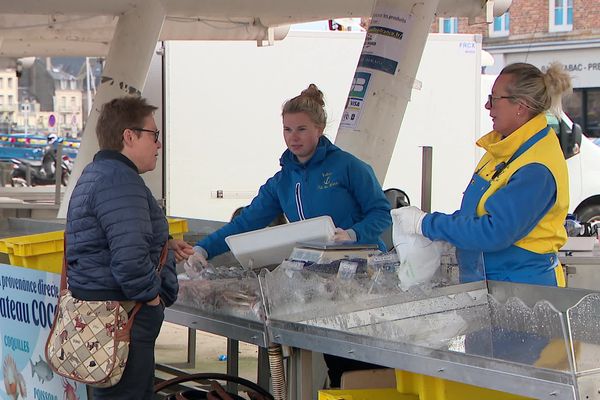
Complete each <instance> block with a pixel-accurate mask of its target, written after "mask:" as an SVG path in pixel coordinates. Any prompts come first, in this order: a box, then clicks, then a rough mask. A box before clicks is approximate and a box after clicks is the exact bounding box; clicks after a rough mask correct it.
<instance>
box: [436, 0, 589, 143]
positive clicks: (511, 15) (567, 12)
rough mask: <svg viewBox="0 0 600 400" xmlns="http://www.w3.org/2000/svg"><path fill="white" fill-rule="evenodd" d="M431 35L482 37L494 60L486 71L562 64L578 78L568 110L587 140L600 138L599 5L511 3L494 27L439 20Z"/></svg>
mask: <svg viewBox="0 0 600 400" xmlns="http://www.w3.org/2000/svg"><path fill="white" fill-rule="evenodd" d="M432 31H435V32H445V33H479V34H481V35H482V36H483V48H484V50H486V51H487V52H488V53H490V54H491V55H492V56H493V58H494V65H493V66H489V67H486V70H485V72H486V73H490V74H497V73H499V72H500V70H501V69H502V68H503V67H504V66H505V65H507V64H511V63H514V62H528V63H531V64H534V65H536V66H537V67H539V68H540V69H542V70H544V69H545V68H547V67H548V65H550V64H551V63H552V62H560V63H561V64H562V65H563V66H564V68H565V69H566V70H567V71H568V72H569V73H570V74H571V76H572V78H573V88H574V90H573V94H572V95H569V96H566V97H565V100H564V102H563V106H564V109H565V111H566V112H567V114H568V115H569V116H570V117H571V119H572V120H573V121H575V122H577V123H578V124H580V125H581V127H582V128H583V131H584V132H585V134H586V135H588V136H590V137H600V1H599V0H512V5H511V7H510V10H509V11H508V12H507V13H506V14H504V15H503V16H501V17H497V18H495V20H494V23H493V24H490V25H488V24H485V23H484V22H483V21H482V20H475V21H474V23H471V24H469V21H468V20H467V19H466V18H458V19H457V18H444V19H440V20H438V21H436V22H435V23H434V25H433V27H432Z"/></svg>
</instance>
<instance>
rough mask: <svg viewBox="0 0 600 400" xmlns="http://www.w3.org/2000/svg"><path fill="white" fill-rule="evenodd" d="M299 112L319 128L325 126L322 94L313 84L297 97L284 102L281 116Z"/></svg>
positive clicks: (325, 118)
mask: <svg viewBox="0 0 600 400" xmlns="http://www.w3.org/2000/svg"><path fill="white" fill-rule="evenodd" d="M301 112H303V113H306V115H308V117H309V118H310V119H311V121H312V122H313V123H314V124H315V125H317V126H318V127H319V128H321V129H325V126H326V125H327V113H326V112H325V100H323V92H321V91H320V90H319V88H318V87H317V85H315V84H314V83H311V84H310V85H308V87H307V88H306V89H304V90H303V91H302V93H300V94H299V95H298V96H296V97H294V98H292V99H289V100H288V101H286V102H285V103H284V104H283V107H282V110H281V116H282V117H283V116H284V115H285V114H295V113H301Z"/></svg>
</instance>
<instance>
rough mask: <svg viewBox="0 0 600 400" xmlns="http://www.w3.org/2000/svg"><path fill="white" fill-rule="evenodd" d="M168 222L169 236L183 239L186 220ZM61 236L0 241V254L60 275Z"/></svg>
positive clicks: (14, 262) (51, 234)
mask: <svg viewBox="0 0 600 400" xmlns="http://www.w3.org/2000/svg"><path fill="white" fill-rule="evenodd" d="M168 221H169V233H170V234H171V236H173V237H174V238H175V239H183V234H184V233H185V232H187V231H188V224H187V220H185V219H180V218H168ZM63 235H64V232H63V231H54V232H46V233H38V234H35V235H26V236H17V237H11V238H5V239H0V253H5V254H8V259H9V260H10V264H11V265H16V266H20V267H27V268H32V269H37V270H41V271H48V272H54V273H57V274H60V272H61V271H62V261H63V249H64V239H63Z"/></svg>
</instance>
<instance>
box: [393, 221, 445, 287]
mask: <svg viewBox="0 0 600 400" xmlns="http://www.w3.org/2000/svg"><path fill="white" fill-rule="evenodd" d="M392 219H393V222H394V225H393V228H392V241H393V243H394V248H395V249H396V253H397V254H398V258H399V260H400V265H399V266H398V267H397V269H396V272H397V274H398V279H399V280H400V283H399V286H400V289H402V290H404V291H406V290H408V289H409V288H410V287H411V286H414V285H418V284H421V283H425V282H429V281H430V280H431V278H432V277H433V275H434V274H435V272H436V271H437V270H438V268H439V267H440V261H441V257H442V253H443V251H444V248H445V245H444V242H433V241H431V240H429V239H427V238H426V237H424V236H422V235H407V234H405V233H404V232H402V230H401V229H400V228H399V226H400V224H398V223H396V216H395V215H394V214H393V213H392Z"/></svg>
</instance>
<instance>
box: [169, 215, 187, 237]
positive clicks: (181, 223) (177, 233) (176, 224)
mask: <svg viewBox="0 0 600 400" xmlns="http://www.w3.org/2000/svg"><path fill="white" fill-rule="evenodd" d="M167 221H169V234H170V235H171V236H173V238H174V239H183V234H184V233H186V232H187V231H188V222H187V219H182V218H167Z"/></svg>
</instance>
